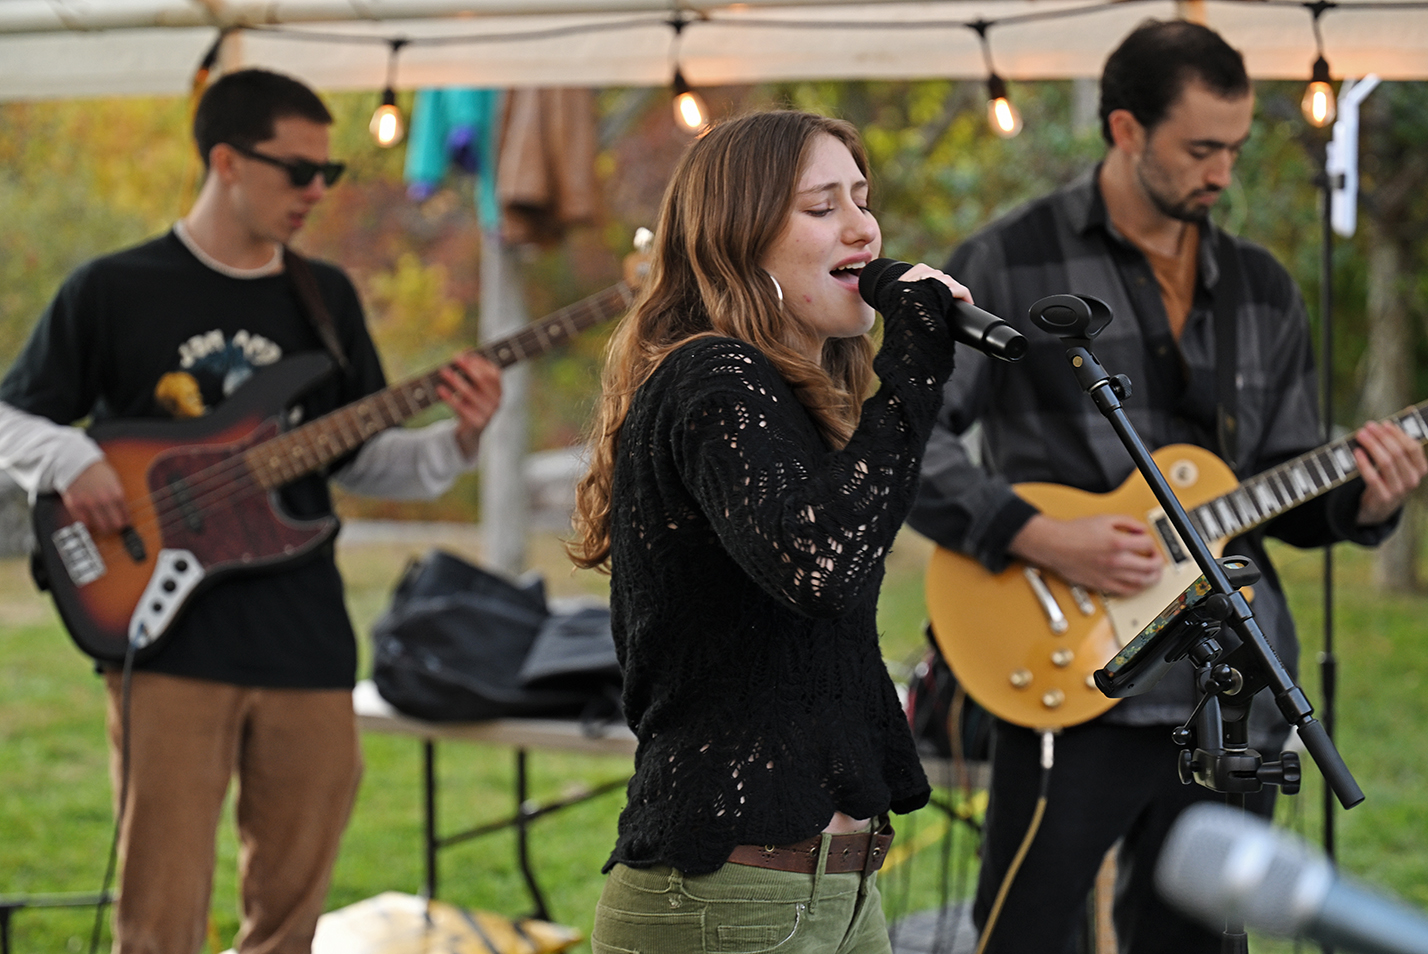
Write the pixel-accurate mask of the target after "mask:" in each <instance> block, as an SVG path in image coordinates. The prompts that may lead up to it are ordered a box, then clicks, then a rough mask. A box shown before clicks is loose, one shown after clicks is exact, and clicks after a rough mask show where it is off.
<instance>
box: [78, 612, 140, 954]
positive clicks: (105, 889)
mask: <svg viewBox="0 0 1428 954" xmlns="http://www.w3.org/2000/svg"><path fill="white" fill-rule="evenodd" d="M134 649H135V647H134V643H133V641H132V640H131V641H130V642H129V645H128V648H126V649H125V650H124V670H123V675H122V676H121V677H120V681H119V685H120V688H119V807H118V811H117V812H116V814H115V816H114V835H113V837H112V838H110V840H109V861H108V863H107V864H106V865H105V867H104V882H103V884H101V885H100V886H99V900H98V902H97V903H96V904H95V906H94V929H93V931H92V932H91V933H90V935H89V954H98V951H99V938H100V935H101V934H102V933H103V930H104V912H105V910H106V909H108V907H109V900H110V899H109V887H110V885H112V884H113V883H114V874H115V870H116V869H117V868H118V863H119V833H120V831H122V830H123V825H124V812H125V811H126V810H127V807H128V804H129V703H130V701H131V699H130V691H129V690H130V686H131V683H132V682H133V677H134Z"/></svg>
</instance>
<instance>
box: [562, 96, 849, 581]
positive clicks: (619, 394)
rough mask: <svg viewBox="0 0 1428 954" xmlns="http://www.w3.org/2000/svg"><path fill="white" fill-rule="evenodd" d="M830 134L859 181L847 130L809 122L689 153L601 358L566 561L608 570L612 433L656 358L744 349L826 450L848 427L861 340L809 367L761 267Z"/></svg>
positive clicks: (741, 123) (759, 122) (797, 329)
mask: <svg viewBox="0 0 1428 954" xmlns="http://www.w3.org/2000/svg"><path fill="white" fill-rule="evenodd" d="M820 136H832V137H833V138H834V139H837V140H838V141H839V142H841V143H843V145H845V146H847V147H848V151H849V152H850V153H851V154H852V156H853V160H854V162H856V163H857V166H858V169H859V170H860V171H861V172H862V173H863V175H864V176H865V177H866V176H867V175H868V157H867V152H866V151H865V150H864V148H863V144H862V141H861V139H859V137H858V133H857V130H855V129H854V128H853V127H852V126H851V125H850V124H848V123H846V122H843V121H842V120H837V119H829V118H827V117H825V116H817V115H813V114H811V113H802V112H793V111H782V110H781V111H773V112H762V113H754V114H751V115H747V116H744V117H741V118H739V119H735V120H731V121H728V122H725V123H721V124H719V125H717V126H715V127H713V128H712V129H710V130H709V132H708V133H706V134H705V135H704V136H703V137H701V138H700V139H698V140H696V141H695V142H694V143H693V144H691V145H690V147H689V149H688V150H687V151H686V152H685V154H684V156H683V157H682V158H681V159H680V161H679V164H678V166H677V167H676V168H675V171H674V175H673V177H672V178H671V179H670V183H669V186H668V188H666V190H665V194H664V199H663V201H662V202H661V205H660V214H659V222H658V225H657V230H656V233H655V235H656V238H655V247H654V250H653V255H652V260H651V263H650V272H649V277H648V279H647V280H646V281H645V283H644V284H643V286H642V291H641V295H640V297H639V300H638V301H636V303H635V305H634V307H633V309H632V310H631V311H630V313H629V314H628V315H627V316H626V317H625V318H624V320H623V321H622V322H621V323H620V326H619V327H618V328H617V329H616V331H615V334H614V335H613V336H612V337H611V339H610V344H609V347H608V349H607V350H606V354H605V369H604V373H603V375H602V382H601V383H602V394H601V398H600V406H599V410H598V414H597V416H596V419H595V424H594V427H593V429H592V434H591V441H590V444H591V454H590V469H589V471H587V472H586V474H585V476H584V477H583V478H581V480H580V482H579V484H578V485H577V488H576V505H575V537H574V539H572V540H571V541H570V543H569V544H568V545H567V550H568V551H569V553H570V556H571V558H572V559H573V560H574V561H575V563H576V564H577V565H578V566H581V567H585V568H592V567H600V568H606V567H607V566H608V561H609V557H610V492H611V485H612V482H613V479H614V469H615V453H616V449H617V447H618V445H619V439H620V429H621V427H622V426H623V425H624V422H625V415H626V414H627V413H628V412H629V409H630V402H631V400H632V399H633V398H634V394H635V391H636V390H638V389H639V387H640V385H642V384H643V383H644V382H645V381H647V380H648V379H649V377H650V375H651V374H653V373H654V371H655V369H656V368H658V367H659V365H660V362H662V361H663V360H664V359H665V357H666V356H667V355H668V354H669V353H670V352H672V351H674V350H675V349H676V348H678V347H680V346H681V345H683V344H685V343H686V342H688V341H691V340H693V339H695V338H700V337H707V336H720V337H727V338H737V339H739V340H741V341H746V342H748V343H749V344H751V345H753V346H754V347H756V348H758V349H759V350H760V351H762V352H763V353H764V354H765V355H766V356H767V357H768V359H769V360H770V361H771V362H772V363H773V365H774V367H775V368H776V369H777V370H778V372H779V374H780V375H781V376H782V377H783V378H784V380H786V381H787V382H788V383H789V384H790V385H791V386H792V388H793V390H794V393H795V394H796V395H797V397H798V399H799V401H800V402H802V403H803V405H804V407H805V408H807V410H808V412H809V414H810V415H812V417H813V420H814V421H815V423H816V424H817V426H818V428H819V430H820V431H821V432H822V433H823V435H824V436H825V438H826V439H827V440H828V441H829V443H830V444H831V445H833V446H834V447H842V446H843V445H844V444H846V443H847V441H848V438H849V436H850V435H851V434H852V431H853V428H854V427H856V426H857V423H858V414H859V412H860V410H861V408H862V402H863V399H864V398H865V397H866V396H867V394H868V391H869V389H870V387H871V384H872V380H873V371H872V358H873V347H872V343H871V342H870V341H869V339H868V336H867V335H859V336H857V337H853V338H829V339H827V340H826V342H825V343H824V345H823V353H822V355H821V361H820V362H819V363H817V364H815V363H813V362H812V361H809V360H808V358H807V357H805V356H804V355H803V354H801V353H800V352H799V351H798V350H797V348H796V347H795V346H796V344H797V343H798V342H799V341H800V340H804V339H805V338H806V337H807V336H809V335H811V329H810V328H809V326H808V324H807V323H806V322H805V321H804V318H803V316H800V315H799V314H798V313H797V311H796V310H795V309H794V308H792V307H791V303H790V304H789V305H786V304H785V303H783V302H781V301H780V295H779V293H778V291H777V289H776V286H775V284H774V282H773V280H772V279H771V278H770V277H769V275H768V273H767V272H765V271H764V270H763V268H762V267H760V264H759V263H760V262H762V261H763V259H764V256H765V255H766V253H767V252H768V250H769V248H770V246H772V245H773V244H774V242H776V241H777V240H778V238H779V237H780V236H781V235H782V234H783V232H784V230H785V229H786V228H787V227H788V223H789V216H790V214H791V212H792V209H793V203H794V197H795V195H796V193H797V190H798V182H799V179H800V177H801V175H802V173H803V168H804V166H805V165H806V163H807V162H808V157H809V155H810V153H811V152H812V147H813V144H814V143H815V142H816V141H817V139H818V137H820Z"/></svg>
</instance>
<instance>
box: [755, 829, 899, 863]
mask: <svg viewBox="0 0 1428 954" xmlns="http://www.w3.org/2000/svg"><path fill="white" fill-rule="evenodd" d="M822 840H823V836H822V835H814V836H813V837H812V838H809V839H807V840H805V841H800V842H799V843H798V844H796V845H762V846H760V845H739V846H738V847H736V848H735V849H734V850H733V851H731V852H730V853H729V861H730V863H732V864H736V865H748V866H750V867H752V868H773V869H774V870H775V871H793V872H796V873H799V874H813V872H814V869H815V868H816V867H817V865H818V846H819V844H820V843H821V842H822ZM892 840H893V829H892V826H891V825H887V824H885V825H883V827H882V828H880V829H878V830H877V831H875V832H869V831H861V832H856V833H854V834H851V835H834V836H833V839H832V844H830V845H829V846H828V863H827V865H826V866H825V867H824V869H823V870H824V871H825V872H826V873H828V874H846V873H848V872H850V871H861V872H862V873H864V874H871V873H872V872H874V871H877V870H878V869H879V868H881V867H882V866H883V861H884V860H885V859H886V858H887V856H888V846H889V845H891V844H892Z"/></svg>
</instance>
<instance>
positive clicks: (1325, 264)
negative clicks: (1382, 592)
mask: <svg viewBox="0 0 1428 954" xmlns="http://www.w3.org/2000/svg"><path fill="white" fill-rule="evenodd" d="M1320 186H1321V189H1322V195H1323V199H1322V204H1323V215H1322V216H1321V218H1322V223H1321V226H1322V238H1321V240H1320V244H1321V245H1322V248H1321V249H1320V253H1321V255H1322V261H1321V269H1322V272H1323V275H1322V277H1321V279H1320V284H1319V322H1320V329H1319V333H1320V336H1321V338H1322V341H1323V344H1322V348H1321V353H1322V358H1321V367H1320V368H1319V376H1320V380H1321V382H1322V384H1321V390H1322V391H1323V394H1322V395H1321V399H1322V401H1323V406H1324V409H1323V418H1324V419H1323V422H1322V424H1323V436H1324V442H1325V443H1328V442H1329V441H1331V440H1333V437H1334V228H1333V223H1332V210H1333V201H1334V177H1333V175H1332V174H1331V173H1330V172H1329V163H1328V147H1327V144H1326V146H1325V155H1324V172H1323V175H1322V176H1321V177H1320ZM1323 589H1324V649H1323V651H1322V652H1321V653H1320V654H1319V681H1320V691H1321V694H1322V696H1323V698H1322V700H1321V705H1320V709H1319V715H1320V721H1321V722H1323V723H1324V731H1325V732H1326V733H1328V736H1329V738H1330V739H1333V738H1334V716H1335V705H1334V697H1335V693H1336V690H1337V688H1338V677H1339V661H1338V659H1337V658H1335V656H1334V545H1333V544H1332V543H1330V544H1327V545H1326V546H1325V547H1324V585H1323ZM1323 796H1324V854H1325V855H1327V856H1328V858H1329V860H1330V861H1333V860H1334V820H1335V807H1334V793H1333V792H1332V791H1331V790H1330V788H1329V786H1328V785H1325V786H1324V792H1323ZM1323 950H1324V954H1333V948H1332V947H1331V946H1329V945H1323Z"/></svg>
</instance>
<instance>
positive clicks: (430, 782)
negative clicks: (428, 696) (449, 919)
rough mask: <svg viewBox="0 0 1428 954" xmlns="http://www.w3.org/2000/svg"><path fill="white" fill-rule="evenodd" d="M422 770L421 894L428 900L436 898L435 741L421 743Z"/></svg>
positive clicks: (437, 840) (428, 740)
mask: <svg viewBox="0 0 1428 954" xmlns="http://www.w3.org/2000/svg"><path fill="white" fill-rule="evenodd" d="M422 757H423V762H424V765H423V770H424V780H425V786H424V787H425V792H424V795H425V799H426V887H425V889H424V890H423V896H424V897H425V898H426V899H427V900H428V901H431V900H434V899H435V898H436V850H437V848H438V847H440V845H439V844H438V842H439V841H440V839H438V838H437V837H436V743H435V742H433V741H431V740H430V739H427V740H426V741H425V742H423V743H422Z"/></svg>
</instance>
